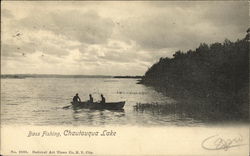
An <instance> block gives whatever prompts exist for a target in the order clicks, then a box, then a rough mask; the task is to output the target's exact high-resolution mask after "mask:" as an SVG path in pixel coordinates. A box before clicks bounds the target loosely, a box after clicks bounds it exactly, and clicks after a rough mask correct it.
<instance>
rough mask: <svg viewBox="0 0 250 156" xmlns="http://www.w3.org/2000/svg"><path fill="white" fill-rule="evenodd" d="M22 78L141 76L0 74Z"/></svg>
mask: <svg viewBox="0 0 250 156" xmlns="http://www.w3.org/2000/svg"><path fill="white" fill-rule="evenodd" d="M24 78H136V79H138V78H142V76H110V75H60V74H1V79H24Z"/></svg>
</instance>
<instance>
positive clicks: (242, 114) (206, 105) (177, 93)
mask: <svg viewBox="0 0 250 156" xmlns="http://www.w3.org/2000/svg"><path fill="white" fill-rule="evenodd" d="M248 33H249V32H248ZM248 38H249V34H248V35H247V36H246V37H245V38H244V39H242V40H237V41H236V42H231V41H229V40H227V39H226V40H225V41H224V43H213V44H211V45H207V44H205V43H202V44H200V46H199V47H198V48H197V49H195V50H189V51H187V52H185V53H184V52H181V51H177V52H176V53H175V54H174V55H173V56H174V57H173V58H167V57H166V58H161V59H160V60H159V62H157V63H155V64H154V65H153V66H152V67H151V68H149V69H148V71H147V72H146V73H145V75H144V77H143V78H142V81H141V83H143V84H146V85H152V86H155V87H156V88H158V89H160V90H161V91H164V92H165V93H166V94H167V95H168V96H173V97H175V98H179V99H180V101H181V100H183V101H185V102H184V103H185V105H188V106H190V107H191V108H193V109H196V110H197V111H199V110H204V109H205V110H206V111H214V112H216V113H218V112H219V113H222V114H227V115H229V114H230V115H231V116H233V117H237V118H240V119H248V113H249V107H248V101H249V100H248V97H249V94H248V93H249V88H248V85H249V83H248V82H249V75H248V74H249V73H248V72H249V68H248V67H249V61H248V59H249V56H248V53H249V39H248ZM183 101H182V102H180V103H182V104H181V105H183ZM188 101H190V102H188ZM197 101H198V102H197Z"/></svg>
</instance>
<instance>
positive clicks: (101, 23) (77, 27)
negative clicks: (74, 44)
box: [17, 10, 113, 44]
mask: <svg viewBox="0 0 250 156" xmlns="http://www.w3.org/2000/svg"><path fill="white" fill-rule="evenodd" d="M17 23H19V24H20V25H21V26H23V28H28V29H31V30H32V29H40V30H49V31H52V32H53V33H55V34H57V35H64V36H66V37H67V38H68V39H70V40H77V41H79V42H82V43H88V44H98V43H105V42H106V40H107V39H108V38H109V37H110V36H111V34H112V30H113V22H112V20H111V19H108V18H102V17H100V16H99V15H98V14H97V13H96V12H95V11H87V12H79V11H75V10H71V11H65V12H50V13H41V14H30V15H29V16H27V17H25V18H23V19H21V20H19V21H17Z"/></svg>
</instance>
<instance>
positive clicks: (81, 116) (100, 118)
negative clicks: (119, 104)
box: [72, 107, 125, 126]
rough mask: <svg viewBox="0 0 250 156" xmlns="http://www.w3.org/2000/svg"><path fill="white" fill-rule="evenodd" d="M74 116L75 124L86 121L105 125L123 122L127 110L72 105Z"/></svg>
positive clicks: (86, 122) (87, 123)
mask: <svg viewBox="0 0 250 156" xmlns="http://www.w3.org/2000/svg"><path fill="white" fill-rule="evenodd" d="M72 108H73V109H72V118H73V119H74V121H75V122H74V125H79V124H77V123H84V124H85V125H92V126H93V125H105V124H112V123H114V124H115V123H117V122H118V121H119V122H122V121H123V118H124V117H125V110H124V109H118V110H106V109H88V108H75V107H72Z"/></svg>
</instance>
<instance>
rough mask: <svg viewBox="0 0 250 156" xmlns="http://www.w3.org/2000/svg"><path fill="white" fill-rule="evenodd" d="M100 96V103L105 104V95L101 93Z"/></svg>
mask: <svg viewBox="0 0 250 156" xmlns="http://www.w3.org/2000/svg"><path fill="white" fill-rule="evenodd" d="M101 98H102V100H101V104H105V102H106V100H105V97H104V96H103V95H102V94H101Z"/></svg>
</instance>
